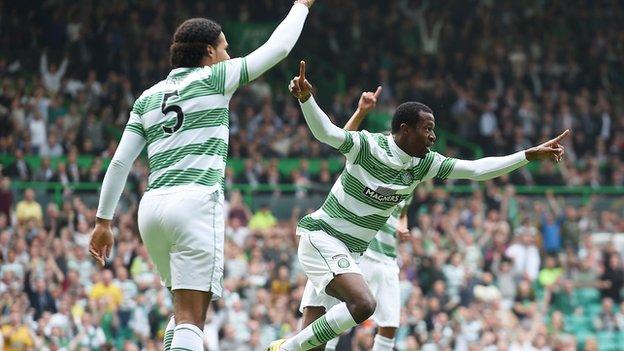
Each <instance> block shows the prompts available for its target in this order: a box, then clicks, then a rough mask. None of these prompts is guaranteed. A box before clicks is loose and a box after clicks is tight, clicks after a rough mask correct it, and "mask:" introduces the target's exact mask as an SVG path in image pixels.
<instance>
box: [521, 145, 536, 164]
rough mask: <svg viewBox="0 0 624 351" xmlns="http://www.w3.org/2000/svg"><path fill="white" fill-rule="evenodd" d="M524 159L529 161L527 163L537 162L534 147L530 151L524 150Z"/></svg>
mask: <svg viewBox="0 0 624 351" xmlns="http://www.w3.org/2000/svg"><path fill="white" fill-rule="evenodd" d="M524 157H525V158H526V159H527V161H535V160H537V158H538V157H537V150H536V149H535V148H534V147H532V148H530V149H526V150H524Z"/></svg>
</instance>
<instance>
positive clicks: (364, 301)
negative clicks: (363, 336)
mask: <svg viewBox="0 0 624 351" xmlns="http://www.w3.org/2000/svg"><path fill="white" fill-rule="evenodd" d="M350 305H351V306H350V308H349V311H350V312H351V314H352V317H353V319H354V320H355V322H356V323H358V324H359V323H362V322H364V321H365V320H367V319H368V318H369V317H370V316H372V315H373V313H374V312H375V308H377V301H375V298H374V297H373V295H372V294H370V293H369V294H363V295H362V296H360V297H359V298H357V299H356V300H355V301H353V302H352V303H351V304H350ZM348 307H349V306H348Z"/></svg>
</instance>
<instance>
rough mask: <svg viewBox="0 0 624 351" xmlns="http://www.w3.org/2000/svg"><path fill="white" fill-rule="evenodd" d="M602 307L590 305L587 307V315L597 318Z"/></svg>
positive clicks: (596, 304)
mask: <svg viewBox="0 0 624 351" xmlns="http://www.w3.org/2000/svg"><path fill="white" fill-rule="evenodd" d="M601 309H602V306H600V304H599V303H593V304H589V305H587V306H586V307H585V314H586V315H587V316H589V317H591V318H593V317H595V316H596V315H598V313H600V310H601Z"/></svg>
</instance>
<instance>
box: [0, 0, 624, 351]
mask: <svg viewBox="0 0 624 351" xmlns="http://www.w3.org/2000/svg"><path fill="white" fill-rule="evenodd" d="M291 4H292V1H290V0H262V1H257V0H256V1H251V0H238V1H224V0H212V1H186V0H174V1H158V0H149V1H146V0H134V1H120V0H113V1H106V2H104V1H94V0H90V1H80V2H75V1H64V0H56V1H53V0H50V1H37V0H30V1H20V2H17V1H10V0H9V1H6V0H4V1H3V0H0V8H1V12H0V48H1V49H0V161H1V167H0V172H1V175H2V180H1V181H0V260H1V265H0V331H1V333H0V350H10V351H14V350H15V351H21V350H158V349H162V335H163V332H164V328H165V325H166V322H167V320H168V316H169V315H170V314H171V311H172V304H171V298H170V295H169V293H168V292H167V291H166V290H165V289H163V288H162V286H161V284H160V281H159V279H158V276H157V275H156V274H155V271H154V266H153V264H152V263H151V261H150V260H149V258H148V256H147V252H146V250H145V248H144V247H143V245H142V244H141V240H140V237H139V234H138V230H137V225H136V210H137V204H138V201H139V199H140V197H141V194H142V192H143V191H144V189H145V187H146V182H147V175H148V168H147V163H146V159H145V156H142V157H141V158H140V159H139V160H137V162H136V163H135V165H134V166H133V169H132V171H131V174H130V177H129V180H128V186H127V188H126V190H125V192H124V194H123V195H122V199H121V202H120V205H119V206H118V208H117V215H116V217H115V221H114V225H115V235H116V246H115V249H114V251H113V255H112V258H111V260H110V261H109V262H108V264H107V265H106V267H105V268H104V269H102V268H100V267H97V266H96V265H95V263H94V262H93V261H92V260H91V259H90V257H89V255H88V252H87V246H88V243H89V237H90V230H91V228H92V227H93V224H94V219H95V209H96V207H97V197H98V191H99V188H100V183H101V181H102V178H103V175H104V172H105V170H106V167H107V165H108V162H109V160H110V158H111V156H112V155H113V153H114V151H115V148H116V146H117V142H118V140H119V138H120V136H121V133H122V131H123V128H124V125H125V123H126V121H127V118H128V112H129V108H130V107H131V106H132V104H133V102H134V100H135V98H136V97H138V95H139V94H140V93H141V92H142V91H143V90H144V89H146V88H147V87H149V86H151V85H152V84H154V83H155V82H157V81H159V80H160V79H163V78H164V77H165V76H166V75H167V74H168V72H169V70H170V68H169V63H168V47H169V44H170V38H171V35H172V34H173V31H174V30H175V27H176V26H177V24H179V23H181V22H182V21H183V20H184V19H187V18H189V17H198V16H202V17H209V18H213V19H215V20H217V21H219V22H220V23H222V25H223V28H224V33H225V35H226V36H227V38H228V42H229V43H230V48H231V49H230V54H231V55H232V56H240V55H245V54H247V53H249V52H250V51H251V50H253V49H254V48H256V47H258V46H259V45H261V44H262V43H263V42H264V40H266V38H268V36H269V35H270V33H271V32H272V30H273V29H274V28H275V26H276V25H277V23H278V22H279V21H280V20H281V19H282V18H283V17H284V16H285V15H286V13H287V11H288V9H289V7H290V6H291ZM300 59H306V60H307V61H308V71H309V73H308V75H309V77H310V78H309V79H310V80H311V81H312V83H313V84H314V85H315V87H316V89H317V95H318V100H319V101H320V104H321V106H323V108H324V109H325V110H326V111H327V112H328V113H330V114H331V117H332V118H333V119H334V122H335V123H336V124H338V125H343V124H344V123H345V122H346V120H347V119H348V117H349V116H350V115H351V113H352V112H353V111H354V109H355V107H356V106H357V99H358V98H359V95H360V94H361V92H362V91H363V90H369V91H373V90H374V89H375V88H376V86H377V85H381V86H382V87H383V93H382V95H381V98H380V101H379V103H378V106H377V109H376V110H375V111H374V112H372V113H371V114H370V115H369V117H368V119H367V120H366V122H365V125H364V128H365V129H368V130H369V131H385V130H387V129H389V122H390V120H391V116H392V112H393V110H394V108H395V107H396V106H397V105H398V104H399V103H401V102H404V101H408V100H417V101H421V102H424V103H425V104H427V105H429V106H430V107H432V108H433V110H434V112H435V115H436V122H437V127H436V133H437V134H438V142H437V143H436V150H437V151H439V152H441V153H444V154H446V155H449V156H454V157H461V158H467V159H473V158H479V157H483V156H485V155H503V154H508V153H512V152H514V151H518V150H521V149H524V148H527V147H529V146H531V145H534V144H536V143H538V142H540V141H543V140H546V139H548V138H550V137H552V136H554V135H556V134H558V133H559V132H560V131H562V130H564V129H566V128H569V129H571V130H572V137H571V138H569V140H567V141H566V142H565V143H564V146H565V147H566V159H565V161H563V162H562V163H559V164H553V163H550V162H546V163H541V164H540V163H533V164H531V165H530V166H529V167H527V168H526V169H523V170H522V171H517V172H515V173H513V174H511V175H510V176H506V177H502V178H500V179H497V180H495V181H490V182H486V183H479V184H477V183H472V182H458V181H446V182H440V183H437V182H429V183H426V184H422V185H421V186H419V187H418V188H417V191H416V197H415V201H414V202H413V204H412V206H411V208H410V210H409V223H410V228H411V230H412V239H411V240H410V241H407V242H404V243H401V244H400V247H399V257H398V262H399V266H400V267H401V273H400V277H401V303H402V306H403V308H402V317H401V321H402V324H401V328H400V329H399V331H398V335H397V344H396V348H397V349H398V350H417V349H422V350H507V349H509V350H540V351H548V350H573V349H575V348H578V349H585V350H597V349H598V350H621V349H622V347H623V346H622V345H624V302H623V295H622V287H623V286H624V269H623V267H624V266H623V264H622V258H623V252H624V250H623V249H624V196H623V195H624V105H623V103H624V94H623V93H624V3H622V2H621V1H618V0H601V1H580V0H570V1H554V0H553V1H548V0H526V1H511V0H501V1H492V0H480V1H477V0H470V1H459V0H457V1H456V0H453V1H414V0H396V1H371V0H358V1H355V0H340V1H338V0H318V1H317V2H316V4H315V6H314V8H313V9H312V11H311V14H310V16H309V17H308V20H307V24H306V26H305V28H304V32H303V34H302V37H301V39H300V40H299V42H298V44H297V46H296V48H295V49H294V50H293V52H292V53H291V54H290V56H289V58H288V59H286V60H285V61H284V62H283V63H281V64H280V65H278V66H277V67H275V68H273V69H272V70H271V71H270V72H269V73H268V74H265V75H264V76H263V77H262V78H260V79H259V80H257V81H255V82H253V83H251V84H249V85H248V86H246V87H244V88H242V89H240V90H239V91H238V92H237V93H236V94H235V96H234V98H233V99H232V101H231V105H230V131H231V137H230V150H229V156H230V160H229V162H228V169H227V174H226V183H227V194H226V198H227V212H226V213H227V218H226V224H227V231H226V248H225V252H226V262H225V274H226V278H225V281H224V285H225V290H226V293H225V297H224V298H223V299H221V300H219V301H217V302H215V303H214V304H213V306H212V307H213V308H212V309H211V311H210V312H209V318H208V321H207V322H206V339H207V340H206V349H207V350H210V351H220V350H223V351H239V350H240V351H243V350H253V351H255V350H264V348H265V347H266V346H267V345H268V343H269V342H270V341H271V340H274V339H276V338H279V337H282V336H285V335H288V334H289V333H291V332H293V331H296V330H297V329H298V322H299V318H300V317H301V316H300V314H299V313H298V311H297V310H298V306H299V301H300V298H301V294H302V291H303V287H304V285H305V280H306V279H305V275H304V274H303V272H302V271H301V268H300V267H299V264H298V262H297V259H296V237H295V234H294V228H295V225H296V222H297V220H298V219H299V218H301V217H302V216H303V215H304V214H306V213H307V212H308V211H310V210H313V209H315V208H316V207H318V206H319V205H320V204H321V203H322V201H323V200H324V197H325V195H326V193H327V191H328V189H329V187H330V186H331V184H332V183H333V181H334V179H335V178H336V176H337V175H338V174H339V172H340V171H341V168H342V165H343V159H342V158H341V157H340V156H339V155H338V154H337V153H336V152H334V151H333V150H332V149H330V148H328V147H327V146H324V145H322V144H320V143H318V142H316V141H315V140H314V139H313V137H312V136H311V134H310V132H309V131H308V129H307V127H306V125H305V122H304V120H303V117H302V115H301V113H300V111H299V109H298V105H297V104H296V102H295V100H294V99H293V98H291V97H290V96H289V95H288V91H287V89H286V85H287V82H288V81H289V80H290V79H291V78H292V76H294V75H295V74H296V72H297V62H298V60H300ZM374 328H375V326H374V325H372V324H371V323H365V324H364V325H362V326H360V327H358V328H357V329H355V330H353V331H352V332H350V333H349V334H348V335H345V336H343V337H342V338H341V341H340V344H339V348H338V349H339V350H370V348H371V346H372V340H373V335H374V330H375V329H374Z"/></svg>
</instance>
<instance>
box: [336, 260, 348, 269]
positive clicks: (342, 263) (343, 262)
mask: <svg viewBox="0 0 624 351" xmlns="http://www.w3.org/2000/svg"><path fill="white" fill-rule="evenodd" d="M350 265H351V263H349V260H348V259H346V258H341V259H339V260H338V267H340V268H347V267H349V266H350Z"/></svg>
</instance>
